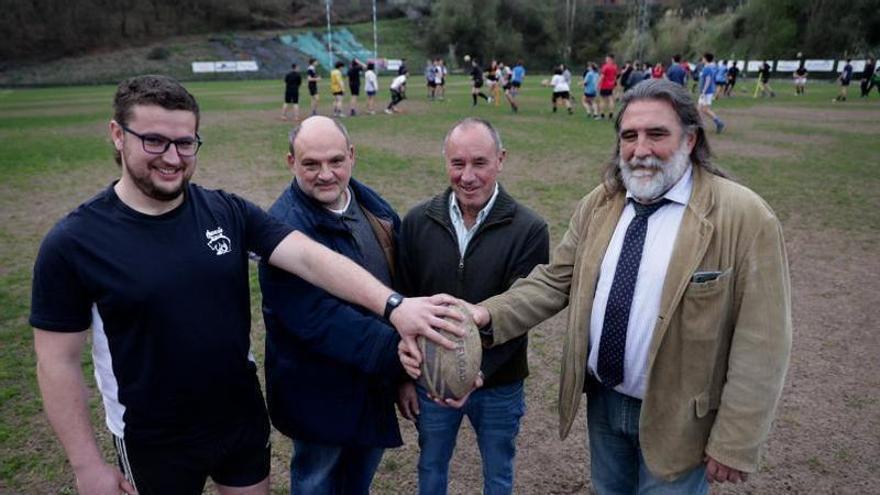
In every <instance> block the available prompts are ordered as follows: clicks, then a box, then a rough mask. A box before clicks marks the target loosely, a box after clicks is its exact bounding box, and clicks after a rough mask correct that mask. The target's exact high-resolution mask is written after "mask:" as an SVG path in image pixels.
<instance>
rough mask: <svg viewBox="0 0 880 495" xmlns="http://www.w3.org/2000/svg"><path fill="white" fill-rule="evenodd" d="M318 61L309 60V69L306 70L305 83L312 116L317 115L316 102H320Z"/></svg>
mask: <svg viewBox="0 0 880 495" xmlns="http://www.w3.org/2000/svg"><path fill="white" fill-rule="evenodd" d="M317 66H318V61H317V60H316V59H315V58H310V59H309V68H308V69H306V81H307V82H308V85H309V96H310V97H311V98H312V115H317V114H318V100H320V96H319V95H318V81H320V80H321V76H319V75H318V69H317Z"/></svg>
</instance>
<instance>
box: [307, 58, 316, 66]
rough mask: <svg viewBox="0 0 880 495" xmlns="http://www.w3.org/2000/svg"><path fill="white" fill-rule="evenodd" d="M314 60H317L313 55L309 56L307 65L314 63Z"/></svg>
mask: <svg viewBox="0 0 880 495" xmlns="http://www.w3.org/2000/svg"><path fill="white" fill-rule="evenodd" d="M315 62H317V60H316V59H315V57H311V58H309V65H312V64H313V63H315Z"/></svg>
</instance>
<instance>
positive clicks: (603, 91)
mask: <svg viewBox="0 0 880 495" xmlns="http://www.w3.org/2000/svg"><path fill="white" fill-rule="evenodd" d="M613 94H614V90H613V89H600V90H599V96H611V95H613Z"/></svg>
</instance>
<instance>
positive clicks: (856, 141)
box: [0, 77, 880, 494]
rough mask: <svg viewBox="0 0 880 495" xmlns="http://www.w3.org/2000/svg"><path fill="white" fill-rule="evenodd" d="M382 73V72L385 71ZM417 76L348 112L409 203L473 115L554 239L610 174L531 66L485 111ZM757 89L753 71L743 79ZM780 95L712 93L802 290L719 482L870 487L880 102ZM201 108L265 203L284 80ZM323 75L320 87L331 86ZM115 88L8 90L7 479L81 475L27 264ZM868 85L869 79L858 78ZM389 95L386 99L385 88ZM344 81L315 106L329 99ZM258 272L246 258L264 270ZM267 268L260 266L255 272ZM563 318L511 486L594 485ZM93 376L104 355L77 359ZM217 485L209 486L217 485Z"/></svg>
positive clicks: (404, 453) (0, 450) (437, 185)
mask: <svg viewBox="0 0 880 495" xmlns="http://www.w3.org/2000/svg"><path fill="white" fill-rule="evenodd" d="M387 83H388V78H387V77H386V78H384V79H383V81H382V83H381V84H382V87H383V88H384V87H386V85H387ZM420 84H421V83H420V78H419V77H414V78H413V82H412V83H411V87H410V88H409V99H408V100H406V101H405V102H404V103H403V104H402V107H401V108H402V110H403V113H402V114H400V115H395V116H387V115H383V114H379V115H376V116H360V117H357V118H352V119H346V120H345V124H346V125H347V126H348V128H349V130H350V131H351V134H352V138H353V141H354V143H355V146H356V148H357V156H358V159H357V166H356V168H355V176H356V177H357V178H359V179H360V180H362V181H364V182H366V183H367V184H369V185H371V186H373V187H374V188H375V189H377V190H378V191H379V192H380V193H382V194H383V195H384V196H385V197H386V198H387V199H388V200H389V201H390V202H391V203H392V205H394V206H395V207H396V208H397V209H398V211H399V212H400V213H401V214H402V213H404V212H405V211H406V210H407V209H408V208H409V207H411V206H413V205H414V204H415V203H416V202H418V201H419V200H421V199H424V198H426V197H428V196H430V195H433V194H435V193H437V192H438V191H440V190H441V189H443V188H444V187H445V175H444V171H443V166H442V163H441V160H440V153H439V151H440V142H441V140H442V137H443V135H444V133H445V132H446V130H447V129H448V127H449V126H450V124H451V123H452V122H454V121H455V120H457V119H458V118H460V117H463V116H466V115H478V116H482V117H486V118H489V119H490V120H492V121H493V122H494V123H495V124H497V126H498V127H499V129H500V131H501V133H502V137H503V139H504V143H505V145H506V147H507V149H508V151H509V159H508V162H507V164H506V166H505V170H504V172H503V174H502V182H503V183H504V185H505V186H506V187H507V189H508V190H509V191H510V192H511V193H512V194H513V196H515V197H516V198H518V199H520V200H521V201H522V202H523V203H525V204H527V205H529V206H530V207H532V208H533V209H535V210H536V211H538V212H539V213H540V214H541V215H543V216H544V217H545V218H546V219H547V220H548V222H549V224H550V227H551V234H552V236H553V243H554V244H555V242H556V241H558V240H559V239H560V237H561V235H562V233H563V230H564V228H565V226H566V225H567V222H568V219H569V215H570V214H571V212H572V209H573V207H574V205H575V203H576V202H577V201H578V199H579V198H580V197H581V196H583V195H584V194H585V193H586V192H588V191H589V190H590V189H592V188H593V187H594V186H595V185H596V184H597V183H598V177H599V169H600V167H601V165H602V164H603V162H604V161H605V160H606V159H607V157H608V156H609V153H610V151H611V148H612V144H613V142H614V135H613V130H612V126H611V125H610V124H609V123H608V122H607V121H601V122H600V121H592V120H587V119H586V118H585V116H584V114H583V110H582V109H580V107H579V106H578V107H576V110H580V111H578V112H576V114H575V115H574V116H568V115H566V114H565V113H564V112H563V113H558V114H553V113H551V112H550V110H549V107H550V105H549V99H550V93H549V90H548V89H545V88H541V87H540V86H539V85H538V78H534V77H533V78H529V79H528V80H527V82H526V85H525V90H524V92H523V94H522V95H521V100H522V102H523V110H522V111H521V112H520V113H519V114H516V115H514V114H512V113H511V112H510V110H509V109H508V108H507V107H506V105H505V104H504V103H502V104H501V105H500V106H497V107H496V106H494V105H486V104H485V103H482V102H481V104H480V106H478V107H477V108H471V106H470V97H469V94H468V86H467V83H466V81H465V80H464V79H453V80H452V82H451V84H450V88H449V95H448V96H449V97H448V99H447V101H445V102H434V103H431V102H428V101H427V100H426V99H425V95H424V88H423V87H422V86H421V85H420ZM741 86H742V87H743V88H744V89H751V81H745V82H743V83H741ZM777 86H778V87H777V88H776V89H777V92H778V93H780V95H779V96H778V97H777V98H775V99H759V100H755V99H752V98H751V97H747V96H746V95H744V94H739V95H737V97H735V98H732V99H722V100H720V101H718V102H717V103H716V105H715V108H716V110H717V111H718V113H719V115H720V116H721V117H722V118H723V119H725V120H726V121H727V122H728V129H727V130H726V131H725V133H724V134H722V135H720V136H716V135H714V134H712V135H711V138H710V139H711V143H712V145H713V148H714V149H715V151H716V154H717V158H716V162H717V163H718V164H720V165H721V166H723V167H725V168H727V169H729V170H730V171H732V172H733V173H734V174H735V176H736V177H737V178H738V179H739V180H740V181H741V182H743V183H744V184H746V185H748V186H749V187H751V188H752V189H754V190H755V191H757V192H758V193H759V194H761V195H762V196H763V197H764V198H765V199H766V200H767V201H768V203H769V204H770V205H771V206H772V207H773V208H774V209H775V211H776V212H777V213H778V215H779V216H780V218H781V219H782V221H783V225H784V228H785V232H786V237H787V241H788V249H789V255H790V260H791V271H792V280H793V287H794V320H795V345H794V352H793V356H792V365H791V369H790V372H789V378H788V381H787V385H786V389H785V392H784V395H783V400H782V403H781V406H780V410H779V413H778V415H777V421H776V425H775V428H774V430H773V432H772V433H771V438H770V441H769V442H768V445H767V452H766V456H765V462H764V465H763V471H762V472H761V473H759V474H758V475H756V476H754V477H753V478H752V480H751V481H749V483H748V484H746V485H745V486H743V487H740V488H737V489H725V490H722V492H723V493H749V492H751V493H779V492H782V491H791V492H793V493H807V492H810V493H831V492H839V493H867V492H872V491H876V490H878V481H880V475H878V474H877V473H880V461H878V458H880V455H878V454H880V447H878V446H880V433H878V432H880V378H878V377H880V360H878V356H880V339H878V337H877V335H876V330H877V328H880V327H878V321H877V318H876V316H874V314H875V309H876V306H877V304H878V303H880V296H878V294H880V281H878V277H877V274H878V273H880V256H878V254H880V248H878V247H877V246H878V242H880V234H878V229H880V215H878V214H877V211H880V194H878V190H880V179H878V177H880V176H878V174H877V167H878V165H880V139H878V135H880V99H878V98H877V97H876V95H875V96H873V97H872V98H871V99H870V100H868V101H866V100H860V99H859V98H858V97H853V96H851V97H850V101H849V102H847V103H841V104H837V103H831V101H830V100H831V98H832V96H834V94H835V91H836V90H835V88H834V87H833V86H831V85H830V84H827V83H816V84H815V85H813V86H810V87H809V88H808V92H809V94H808V95H807V96H806V97H801V98H797V97H795V96H794V95H793V90H791V89H790V87H789V86H790V85H789V83H788V82H787V81H784V82H783V81H780V82H778V83H777ZM188 87H189V88H190V90H191V91H192V92H193V93H194V94H195V95H196V97H197V98H198V99H199V102H200V104H201V106H202V109H203V120H202V129H201V133H202V135H203V137H204V140H205V145H204V147H203V148H202V151H200V155H199V156H200V162H199V167H200V170H199V171H198V172H197V174H196V177H195V180H196V181H197V182H199V183H200V184H203V185H206V186H210V187H220V188H223V189H226V190H230V191H233V192H236V193H240V194H242V195H244V196H245V197H247V198H249V199H252V200H254V201H255V202H257V203H258V204H260V205H262V206H264V207H265V206H268V205H269V204H271V202H272V201H273V200H274V199H275V197H277V195H278V194H279V193H280V192H281V190H282V189H283V188H284V187H285V185H286V183H287V182H288V181H289V179H290V177H289V173H288V171H287V170H286V168H285V165H284V153H285V150H286V146H287V144H286V133H287V130H288V129H289V124H288V123H285V122H281V121H280V120H279V119H278V114H279V110H280V103H281V96H282V93H283V87H282V86H281V84H280V83H279V82H276V81H251V82H214V83H191V84H189V85H188ZM324 89H326V87H325V88H324ZM113 91H114V88H113V87H110V86H92V87H70V88H63V89H59V88H45V89H34V90H0V142H2V146H0V177H2V181H0V261H2V263H0V493H27V494H30V493H35V494H36V493H39V494H43V493H73V488H72V486H73V485H72V483H73V477H72V473H71V470H70V469H69V466H68V465H67V463H66V461H65V458H64V456H63V453H62V451H61V449H60V447H59V446H58V444H57V442H56V441H55V439H54V436H53V434H52V432H51V431H50V429H49V427H48V425H47V422H46V420H45V417H44V415H43V414H42V411H41V402H40V398H39V394H38V391H37V387H36V380H35V369H34V356H33V351H32V335H31V330H30V328H29V326H28V323H27V317H28V310H29V295H30V292H29V291H30V278H31V269H32V264H33V260H34V257H35V254H36V250H37V248H38V246H39V242H40V240H41V238H42V237H43V235H44V234H45V233H46V232H47V231H48V230H49V228H51V226H52V225H53V224H54V223H55V222H56V221H58V219H60V218H61V217H62V216H63V215H64V214H65V213H66V212H68V211H69V210H71V209H73V208H74V207H76V206H77V205H78V204H80V203H81V202H83V201H85V200H86V199H88V198H89V197H91V196H92V195H93V194H94V193H96V192H97V191H99V190H100V189H101V188H103V187H106V186H107V185H108V184H109V183H110V182H111V181H113V180H114V179H115V178H117V177H118V175H119V170H118V168H117V166H116V165H115V164H114V163H113V161H112V155H111V147H110V144H109V140H108V138H107V132H106V128H107V121H108V119H109V116H110V114H111V99H112V95H113ZM851 91H853V92H855V91H857V87H853V88H851ZM380 96H382V97H383V98H382V101H383V102H387V99H386V98H387V96H386V94H385V93H382V94H381V95H380ZM330 100H331V98H330V95H329V94H324V95H322V105H321V110H322V112H323V113H325V114H326V113H328V112H329V108H330V107H329V105H330V103H329V102H330ZM253 273H254V272H252V274H253ZM252 278H253V277H252ZM259 299H260V295H259V290H258V288H257V285H256V283H255V279H254V280H252V302H253V307H252V309H253V314H254V326H253V342H254V350H255V353H256V355H257V360H258V363H259V364H260V365H262V347H263V333H264V330H263V325H262V318H261V315H260V311H259ZM562 329H563V320H562V319H561V317H560V316H557V317H555V318H554V319H551V320H549V321H548V322H546V323H544V324H542V325H541V326H539V327H538V329H537V330H536V331H535V332H533V338H532V345H531V346H530V360H531V364H532V377H531V378H530V379H529V380H528V381H527V397H528V399H527V401H528V408H529V411H528V413H527V415H526V418H525V420H524V422H523V429H522V433H521V435H520V438H519V457H518V468H517V487H516V492H517V493H535V494H538V493H586V492H587V491H588V490H589V481H588V479H587V477H586V476H585V474H584V473H585V466H586V462H587V459H588V452H587V449H586V445H585V440H584V425H583V420H582V419H581V420H578V425H579V426H578V427H576V428H575V430H574V432H573V434H572V436H571V437H570V438H569V439H568V440H567V441H565V442H560V441H559V440H558V438H557V436H556V415H555V407H556V406H555V401H556V384H557V378H556V373H557V370H558V368H559V351H560V348H561V338H560V333H561V332H562ZM82 360H83V365H84V366H85V367H86V368H87V369H88V370H89V372H88V374H89V376H90V375H91V371H90V370H91V356H90V355H89V354H84V355H83V359H82ZM92 407H93V411H94V419H95V425H96V426H97V430H98V435H99V438H100V440H101V442H102V446H103V447H104V448H105V449H106V451H107V454H108V458H110V457H109V455H110V452H111V444H110V442H109V440H108V438H107V434H106V429H105V428H104V426H103V411H102V409H101V405H100V399H99V398H98V397H97V396H96V395H94V394H93V397H92ZM402 429H403V432H404V436H405V439H406V445H405V446H404V447H403V448H401V449H397V450H395V451H389V452H388V453H387V454H386V456H385V459H384V461H383V464H382V466H381V467H380V471H379V473H378V475H377V477H376V480H375V483H374V488H375V491H376V493H413V492H414V491H415V486H416V484H415V483H416V473H415V462H416V459H417V456H418V447H417V445H416V443H415V435H414V428H413V427H412V426H411V425H409V424H402ZM462 431H463V433H462V435H461V437H460V440H459V448H458V451H457V454H456V457H455V461H454V464H453V468H452V482H451V485H450V492H452V493H477V492H478V491H479V487H480V486H481V476H480V472H479V456H478V454H477V453H476V447H475V444H474V442H473V436H472V435H471V433H470V429H469V427H466V428H463V429H462ZM275 435H276V437H275V439H274V445H275V448H274V462H273V475H272V477H273V481H272V486H273V493H279V494H281V493H286V492H287V474H286V463H287V461H288V460H289V452H290V442H289V440H287V439H284V438H283V437H281V436H280V435H278V434H277V433H276V434H275ZM209 490H210V488H209Z"/></svg>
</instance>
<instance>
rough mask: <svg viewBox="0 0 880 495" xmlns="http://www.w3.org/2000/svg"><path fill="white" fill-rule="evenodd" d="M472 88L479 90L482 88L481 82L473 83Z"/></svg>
mask: <svg viewBox="0 0 880 495" xmlns="http://www.w3.org/2000/svg"><path fill="white" fill-rule="evenodd" d="M474 87H475V88H477V89H480V88H482V87H483V81H474Z"/></svg>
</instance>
